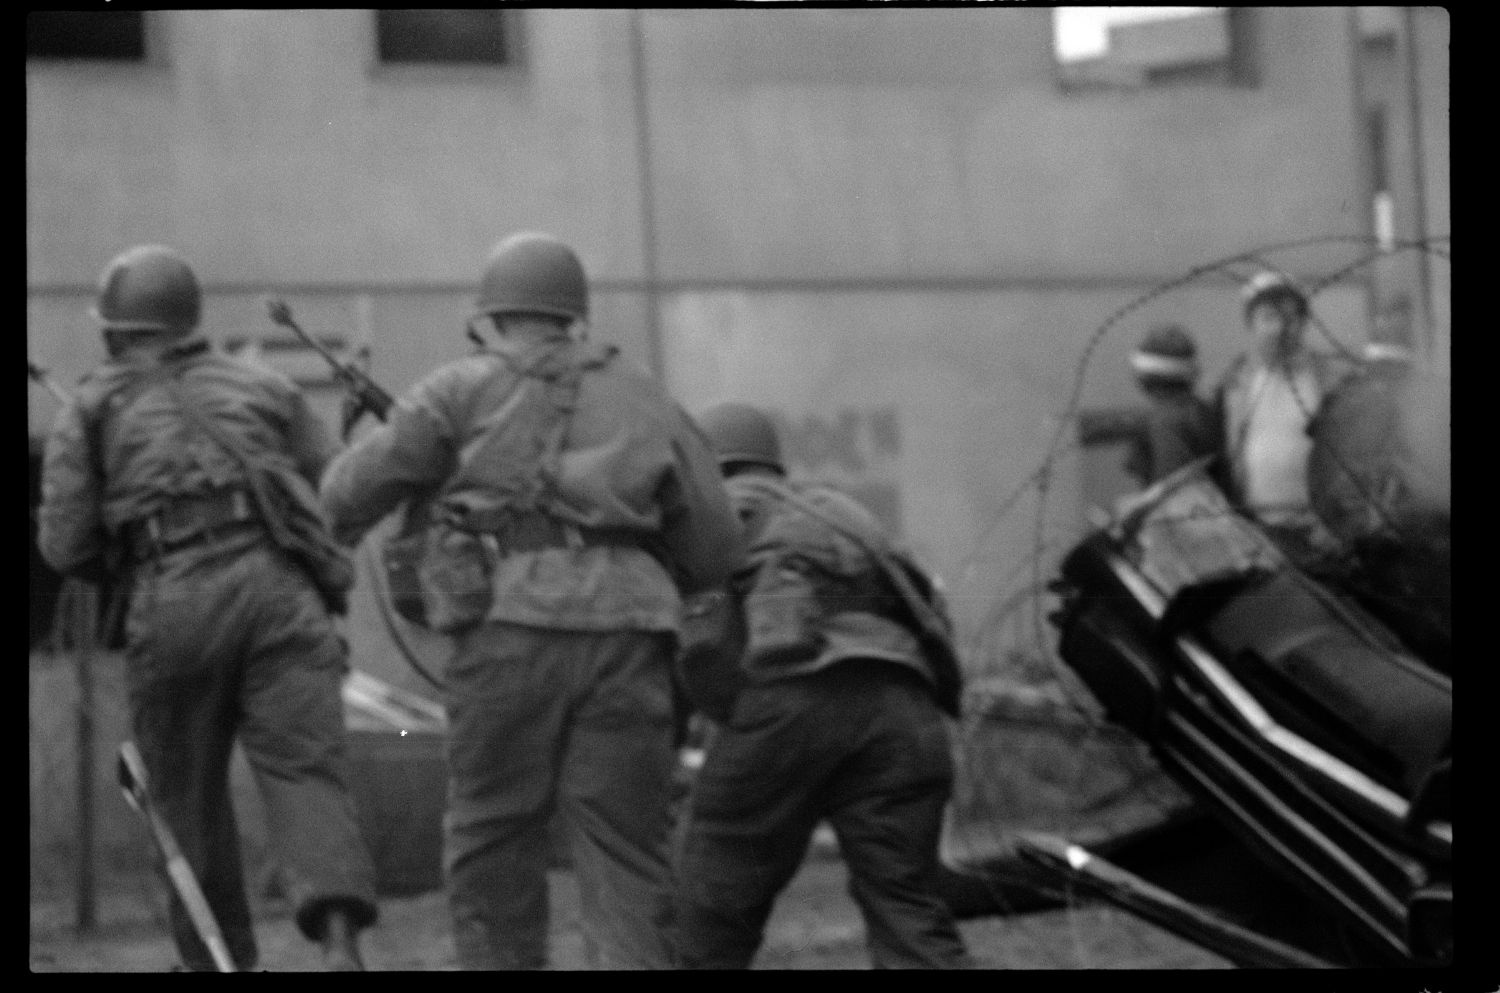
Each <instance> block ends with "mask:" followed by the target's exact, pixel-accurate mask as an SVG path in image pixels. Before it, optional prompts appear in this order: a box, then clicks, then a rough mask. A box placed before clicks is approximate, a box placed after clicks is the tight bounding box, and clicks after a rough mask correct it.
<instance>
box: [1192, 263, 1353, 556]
mask: <svg viewBox="0 0 1500 993" xmlns="http://www.w3.org/2000/svg"><path fill="white" fill-rule="evenodd" d="M1242 300H1243V307H1244V310H1243V314H1244V321H1245V327H1246V329H1247V330H1248V331H1249V332H1250V335H1251V342H1250V346H1249V348H1248V349H1247V350H1246V352H1245V354H1244V355H1242V356H1241V357H1240V358H1239V359H1237V360H1236V361H1235V362H1234V363H1233V364H1232V365H1231V366H1230V367H1229V369H1228V371H1227V372H1226V373H1225V375H1224V378H1223V380H1222V381H1221V382H1220V385H1219V387H1218V389H1217V391H1216V392H1215V407H1216V419H1217V420H1218V421H1219V425H1220V431H1221V436H1222V439H1223V440H1222V442H1221V444H1222V448H1223V452H1222V455H1223V470H1224V473H1225V478H1226V480H1227V486H1228V490H1229V496H1230V498H1231V499H1233V500H1234V501H1235V502H1236V503H1237V504H1238V505H1239V506H1240V507H1241V508H1242V509H1244V510H1245V511H1246V512H1247V513H1248V514H1249V515H1250V516H1251V517H1253V518H1254V519H1256V520H1257V521H1259V522H1260V524H1261V525H1262V526H1263V527H1264V528H1265V529H1266V532H1267V533H1268V534H1269V535H1270V536H1271V537H1272V538H1273V539H1275V540H1276V541H1277V543H1278V544H1279V545H1281V547H1282V548H1283V550H1285V551H1286V552H1287V553H1288V554H1289V555H1290V556H1291V557H1292V559H1293V561H1295V562H1298V563H1300V564H1304V565H1313V564H1316V563H1317V562H1318V561H1319V560H1321V559H1322V558H1323V557H1324V556H1326V555H1327V554H1328V553H1329V552H1331V551H1333V550H1334V549H1335V547H1336V542H1335V541H1334V540H1333V538H1332V536H1331V535H1330V534H1329V533H1328V531H1327V529H1326V528H1325V527H1324V526H1323V525H1322V524H1321V523H1320V521H1319V520H1318V517H1317V515H1316V514H1315V513H1314V511H1313V507H1312V501H1311V497H1310V495H1309V491H1308V456H1309V454H1310V453H1311V451H1312V437H1311V436H1310V434H1309V432H1308V428H1309V426H1310V425H1311V423H1312V421H1313V418H1314V417H1315V416H1316V414H1317V412H1318V409H1319V408H1320V407H1321V406H1322V404H1323V400H1324V398H1325V397H1327V396H1328V395H1329V393H1330V392H1332V390H1333V389H1334V387H1335V386H1336V385H1337V384H1338V382H1340V381H1341V380H1342V379H1343V377H1344V376H1345V375H1347V373H1348V372H1349V366H1348V365H1340V364H1338V363H1337V362H1336V361H1335V358H1334V357H1333V356H1330V355H1328V354H1325V353H1321V352H1316V351H1313V350H1312V349H1310V348H1309V347H1308V345H1307V341H1306V329H1307V322H1308V317H1309V308H1308V302H1307V296H1306V294H1305V293H1303V291H1302V290H1301V289H1300V288H1299V287H1298V286H1297V284H1296V283H1295V282H1293V281H1292V280H1291V279H1290V278H1288V277H1287V276H1285V275H1283V274H1281V273H1277V272H1262V273H1258V274H1257V275H1256V276H1255V277H1253V278H1252V279H1251V280H1250V281H1249V282H1248V283H1246V285H1245V287H1244V291H1243V294H1242Z"/></svg>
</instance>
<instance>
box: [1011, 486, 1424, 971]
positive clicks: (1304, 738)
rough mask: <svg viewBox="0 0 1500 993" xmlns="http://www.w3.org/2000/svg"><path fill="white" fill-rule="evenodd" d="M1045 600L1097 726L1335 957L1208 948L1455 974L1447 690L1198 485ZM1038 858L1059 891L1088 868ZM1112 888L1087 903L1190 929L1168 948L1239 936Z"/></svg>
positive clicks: (1084, 559) (1138, 515) (1132, 524)
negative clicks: (1303, 909)
mask: <svg viewBox="0 0 1500 993" xmlns="http://www.w3.org/2000/svg"><path fill="white" fill-rule="evenodd" d="M1054 589H1055V590H1056V591H1057V592H1059V594H1060V596H1061V607H1060V609H1059V610H1058V611H1057V612H1056V613H1054V614H1053V615H1052V620H1053V622H1054V623H1055V624H1056V626H1057V628H1058V630H1059V633H1060V640H1059V650H1060V654H1061V656H1062V658H1063V660H1064V661H1065V662H1066V663H1067V665H1068V666H1069V667H1070V668H1071V669H1072V670H1073V671H1075V672H1076V673H1077V674H1078V675H1079V677H1080V678H1081V679H1082V680H1083V681H1084V682H1085V683H1086V684H1087V685H1088V687H1089V689H1090V690H1091V691H1092V692H1093V693H1094V694H1095V696H1096V697H1097V699H1098V700H1099V702H1100V703H1101V704H1102V705H1103V706H1104V708H1105V710H1106V712H1107V714H1108V716H1109V718H1110V720H1111V721H1113V722H1115V723H1117V724H1119V725H1121V726H1123V727H1124V728H1126V729H1128V730H1129V731H1130V732H1132V733H1133V734H1135V735H1136V736H1138V737H1139V738H1140V739H1141V740H1142V741H1144V742H1145V743H1147V744H1148V745H1149V747H1150V749H1151V751H1152V752H1153V754H1154V756H1155V757H1156V759H1157V760H1158V761H1159V762H1160V763H1161V765H1162V767H1163V768H1164V769H1165V770H1166V771H1167V773H1168V774H1169V775H1170V776H1172V777H1173V778H1174V779H1175V780H1176V781H1177V782H1178V783H1179V784H1180V785H1181V786H1182V787H1183V788H1184V789H1186V790H1187V791H1188V792H1189V793H1191V794H1192V795H1193V796H1194V797H1195V799H1196V800H1197V801H1198V803H1199V804H1200V805H1201V806H1202V807H1203V808H1204V809H1205V810H1207V811H1208V812H1209V813H1210V814H1211V815H1212V816H1213V818H1214V820H1215V821H1216V822H1217V823H1218V824H1219V825H1222V827H1223V828H1225V829H1227V832H1228V833H1229V834H1230V835H1232V836H1233V837H1234V839H1235V841H1236V842H1237V843H1238V844H1240V845H1242V846H1243V847H1244V848H1245V849H1246V850H1248V851H1249V852H1251V853H1252V854H1253V856H1254V857H1255V860H1256V861H1257V862H1258V863H1259V864H1261V865H1263V866H1264V867H1268V868H1269V869H1270V870H1272V871H1273V872H1274V874H1275V876H1277V877H1279V878H1280V880H1283V881H1285V882H1286V883H1288V884H1289V885H1290V887H1291V888H1292V889H1294V890H1295V891H1297V892H1299V893H1300V894H1302V895H1303V898H1304V900H1305V901H1307V902H1308V903H1309V905H1310V907H1312V908H1313V909H1315V911H1317V912H1318V913H1320V914H1321V915H1322V916H1323V917H1324V918H1325V919H1327V920H1330V921H1332V922H1334V923H1335V924H1336V925H1337V927H1338V930H1339V932H1340V934H1341V941H1340V942H1339V943H1338V947H1337V948H1336V949H1334V950H1333V951H1330V950H1329V949H1328V948H1327V947H1318V948H1312V947H1310V946H1309V945H1308V944H1306V943H1303V944H1302V947H1301V948H1300V949H1299V948H1296V947H1295V945H1296V944H1297V943H1295V942H1294V943H1293V947H1292V948H1291V949H1290V950H1289V952H1288V954H1285V955H1281V956H1280V957H1279V958H1278V957H1277V955H1275V954H1274V953H1272V954H1270V957H1269V959H1268V958H1267V953H1266V952H1265V949H1264V948H1250V947H1249V946H1247V945H1246V944H1245V943H1244V942H1243V941H1240V940H1239V939H1241V938H1245V937H1249V938H1250V939H1251V941H1252V944H1253V939H1254V937H1255V936H1254V935H1249V936H1246V935H1231V937H1230V939H1228V940H1218V941H1217V942H1216V943H1217V945H1218V948H1219V949H1220V950H1221V951H1222V952H1223V953H1224V954H1226V955H1227V956H1228V957H1230V958H1231V960H1235V961H1238V962H1240V963H1241V964H1255V965H1265V964H1280V965H1301V964H1305V960H1304V959H1303V957H1302V956H1301V954H1300V953H1301V952H1303V951H1306V952H1310V953H1313V954H1315V955H1316V956H1317V959H1316V960H1317V961H1319V962H1322V963H1324V964H1328V965H1334V966H1391V965H1421V966H1433V965H1437V966H1441V965H1448V964H1451V962H1452V958H1453V911H1452V907H1453V872H1452V869H1453V825H1452V817H1451V810H1450V794H1449V779H1450V775H1451V772H1452V767H1453V757H1452V726H1453V684H1452V680H1451V676H1450V675H1449V674H1447V673H1446V672H1444V671H1440V670H1439V668H1437V667H1436V666H1434V665H1432V664H1429V662H1428V661H1427V660H1425V659H1424V658H1422V657H1419V656H1418V655H1417V654H1416V653H1415V652H1414V651H1413V649H1412V647H1411V644H1412V642H1410V640H1407V641H1403V640H1402V639H1401V638H1400V637H1398V635H1397V634H1396V633H1394V631H1395V629H1394V628H1393V627H1392V626H1390V625H1388V624H1387V623H1384V622H1383V621H1382V620H1381V619H1380V617H1378V616H1377V614H1376V613H1375V612H1374V611H1372V610H1371V609H1370V606H1369V603H1370V602H1369V601H1367V600H1365V599H1363V598H1361V597H1359V596H1357V595H1355V594H1354V593H1353V592H1351V588H1348V587H1343V586H1341V585H1340V584H1339V583H1337V582H1331V581H1329V580H1328V579H1326V578H1325V577H1315V576H1313V575H1310V574H1309V573H1307V572H1305V571H1304V570H1302V569H1299V568H1296V567H1294V566H1293V565H1292V564H1291V562H1290V561H1288V560H1287V559H1286V558H1285V556H1284V555H1283V554H1282V553H1281V552H1280V551H1279V550H1278V548H1277V547H1276V546H1275V545H1274V544H1273V543H1272V542H1271V541H1270V539H1269V538H1267V537H1266V535H1265V534H1264V533H1263V532H1262V531H1261V530H1260V529H1259V528H1257V527H1256V526H1255V525H1254V524H1253V523H1252V522H1250V521H1249V520H1248V519H1246V518H1244V517H1242V516H1241V515H1239V514H1237V513H1236V512H1235V511H1234V510H1233V509H1232V508H1231V507H1230V505H1229V503H1228V501H1227V500H1226V498H1225V497H1224V495H1223V493H1222V492H1221V491H1220V490H1219V489H1218V488H1217V487H1216V486H1215V484H1214V483H1213V482H1212V481H1211V479H1210V478H1209V477H1208V475H1207V474H1206V473H1205V472H1204V470H1203V467H1202V465H1193V466H1188V467H1186V468H1185V469H1183V470H1181V471H1179V472H1178V473H1176V474H1174V475H1173V476H1170V477H1168V478H1167V479H1164V480H1162V481H1161V482H1160V483H1158V484H1157V485H1156V486H1154V487H1152V488H1151V489H1149V490H1147V491H1145V492H1144V493H1142V494H1140V495H1138V496H1137V497H1134V498H1132V499H1131V501H1130V504H1129V506H1128V507H1122V508H1120V511H1119V512H1118V513H1117V515H1116V517H1115V520H1114V521H1113V523H1111V524H1109V525H1108V526H1106V527H1103V528H1101V529H1099V530H1096V531H1094V532H1093V533H1091V534H1089V535H1088V536H1087V537H1085V538H1084V539H1083V540H1082V541H1081V542H1080V543H1079V544H1078V545H1077V546H1076V547H1075V548H1074V549H1073V550H1072V551H1071V552H1070V553H1069V555H1068V556H1067V557H1066V558H1065V560H1064V562H1063V565H1062V569H1061V578H1060V580H1059V581H1058V582H1057V583H1056V584H1055V585H1054ZM1053 847H1054V848H1057V846H1055V845H1054V846H1053ZM1044 848H1045V846H1041V847H1038V846H1033V848H1032V855H1033V856H1034V857H1035V858H1036V860H1037V861H1043V862H1047V861H1050V862H1051V866H1050V867H1051V868H1052V869H1053V871H1055V872H1057V873H1059V874H1072V875H1073V878H1075V879H1077V878H1078V877H1079V875H1081V874H1082V875H1086V874H1087V873H1086V872H1081V870H1082V867H1083V866H1084V864H1085V863H1086V862H1087V861H1088V859H1087V857H1086V854H1085V855H1083V856H1075V857H1073V858H1072V864H1071V865H1070V864H1069V860H1068V858H1065V857H1063V856H1062V855H1060V854H1059V851H1060V849H1059V851H1054V852H1052V853H1050V856H1049V853H1048V852H1046V851H1044V850H1043V849H1044ZM1104 866H1105V868H1106V869H1108V870H1110V871H1111V873H1113V869H1114V867H1112V866H1108V864H1107V863H1105V864H1104ZM1096 876H1098V874H1097V873H1096ZM1123 876H1124V877H1125V880H1124V881H1122V879H1121V878H1120V874H1114V875H1113V876H1112V878H1111V879H1109V880H1108V881H1105V880H1104V879H1103V877H1102V876H1098V878H1096V879H1095V880H1094V882H1095V883H1096V884H1097V886H1096V891H1098V892H1100V893H1101V894H1103V895H1105V896H1106V897H1114V898H1115V899H1116V902H1119V903H1120V904H1121V905H1122V906H1125V907H1126V908H1127V909H1131V910H1135V911H1142V910H1144V911H1145V913H1146V914H1147V916H1154V917H1155V918H1156V921H1157V923H1162V924H1165V925H1167V926H1169V927H1171V926H1174V921H1175V922H1176V923H1177V924H1178V925H1182V924H1184V923H1185V922H1186V923H1190V924H1191V925H1192V926H1191V927H1185V926H1179V927H1178V929H1179V930H1180V931H1181V932H1182V933H1183V934H1184V935H1186V936H1188V937H1190V938H1194V939H1195V940H1204V939H1206V940H1204V943H1205V944H1207V943H1210V942H1212V941H1213V940H1214V933H1217V935H1218V937H1219V938H1220V939H1223V938H1224V935H1225V934H1228V933H1229V932H1232V931H1233V930H1234V929H1233V927H1232V926H1229V925H1226V926H1225V927H1219V926H1218V924H1216V923H1215V921H1214V920H1213V919H1212V918H1211V917H1210V916H1209V915H1204V914H1200V913H1198V912H1196V911H1195V910H1193V909H1192V908H1186V909H1184V908H1181V907H1179V908H1173V907H1170V906H1167V903H1168V902H1170V895H1169V894H1168V895H1165V896H1163V895H1162V894H1161V893H1159V892H1156V891H1155V890H1154V888H1153V887H1151V886H1150V885H1149V884H1147V883H1146V882H1145V881H1144V880H1138V881H1137V882H1138V883H1139V884H1140V885H1132V884H1131V883H1130V882H1129V880H1128V876H1129V874H1123ZM1251 888H1253V884H1252V886H1251ZM1132 904H1134V905H1132Z"/></svg>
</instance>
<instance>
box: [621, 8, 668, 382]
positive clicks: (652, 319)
mask: <svg viewBox="0 0 1500 993" xmlns="http://www.w3.org/2000/svg"><path fill="white" fill-rule="evenodd" d="M629 17H630V67H631V74H630V75H631V84H632V89H633V97H634V102H635V127H636V143H635V151H636V166H637V169H638V171H639V173H640V182H641V191H640V192H641V268H642V270H643V272H642V275H643V276H644V277H645V280H646V347H647V349H648V352H649V355H648V358H649V361H650V366H651V371H652V373H653V374H655V376H656V378H657V379H659V380H661V381H662V382H663V383H665V382H666V378H667V369H666V356H665V355H664V354H663V351H662V342H661V301H660V299H659V298H658V287H657V259H656V198H655V191H654V186H655V183H654V180H653V178H652V175H651V119H650V116H649V108H648V106H647V101H646V41H645V36H644V33H643V31H642V28H641V11H640V9H639V8H632V9H631V10H630V12H629Z"/></svg>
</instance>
